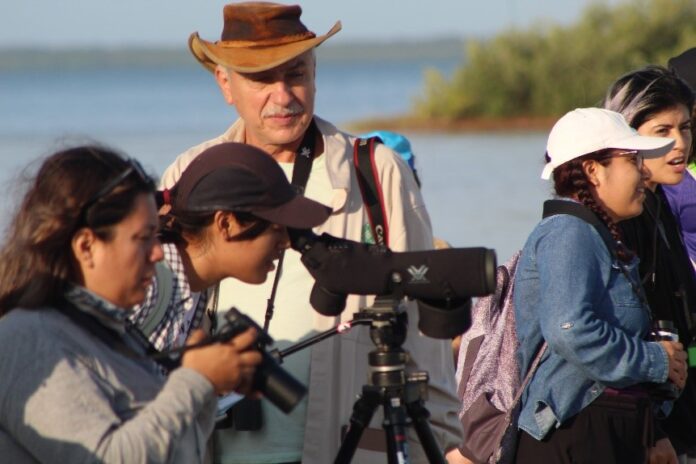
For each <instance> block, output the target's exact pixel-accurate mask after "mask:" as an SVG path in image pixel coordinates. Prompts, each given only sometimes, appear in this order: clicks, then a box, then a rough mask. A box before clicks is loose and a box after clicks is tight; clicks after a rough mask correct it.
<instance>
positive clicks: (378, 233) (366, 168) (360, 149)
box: [353, 137, 389, 246]
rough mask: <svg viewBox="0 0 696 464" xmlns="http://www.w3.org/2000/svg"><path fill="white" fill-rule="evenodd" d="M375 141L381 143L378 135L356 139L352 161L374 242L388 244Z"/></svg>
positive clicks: (387, 229) (387, 228)
mask: <svg viewBox="0 0 696 464" xmlns="http://www.w3.org/2000/svg"><path fill="white" fill-rule="evenodd" d="M376 143H381V140H380V139H379V137H370V138H367V139H361V138H358V139H356V140H355V143H354V145H353V163H354V164H355V172H356V174H357V177H358V185H359V186H360V193H361V195H362V199H363V203H364V204H365V210H366V211H367V219H368V221H370V228H371V229H372V236H373V237H374V239H375V243H376V244H377V245H386V246H389V226H388V224H387V218H386V214H385V208H384V194H383V192H382V186H381V184H380V182H379V177H378V175H377V169H376V167H375V144H376Z"/></svg>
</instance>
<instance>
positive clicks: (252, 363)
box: [181, 328, 262, 395]
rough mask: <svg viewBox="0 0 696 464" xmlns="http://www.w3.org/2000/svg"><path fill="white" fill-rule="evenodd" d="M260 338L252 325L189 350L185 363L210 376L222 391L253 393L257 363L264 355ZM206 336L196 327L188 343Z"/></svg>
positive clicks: (222, 392)
mask: <svg viewBox="0 0 696 464" xmlns="http://www.w3.org/2000/svg"><path fill="white" fill-rule="evenodd" d="M256 338H257V331H256V330H255V329H254V328H248V329H247V330H246V331H244V332H241V333H240V334H239V335H237V336H235V337H232V338H229V339H228V340H224V341H220V342H219V343H214V344H209V345H205V346H201V347H200V348H198V349H195V350H188V351H186V352H185V353H184V355H183V357H182V360H181V365H182V366H183V367H188V368H191V369H193V370H195V371H197V372H199V373H200V374H201V375H203V376H204V377H205V378H207V379H208V380H209V381H210V383H212V384H213V387H214V388H215V392H216V393H217V394H218V395H220V394H225V393H228V392H231V391H233V390H234V391H237V392H239V393H242V394H247V393H250V392H251V390H252V381H253V376H254V373H255V371H256V367H257V366H258V365H259V364H260V363H261V361H262V355H261V353H260V352H259V351H258V350H257V349H256V345H255V343H256ZM205 339H206V335H205V333H204V332H203V331H202V330H196V331H194V332H192V333H191V336H190V337H189V339H188V341H187V345H194V344H198V343H201V342H203V341H204V340H205Z"/></svg>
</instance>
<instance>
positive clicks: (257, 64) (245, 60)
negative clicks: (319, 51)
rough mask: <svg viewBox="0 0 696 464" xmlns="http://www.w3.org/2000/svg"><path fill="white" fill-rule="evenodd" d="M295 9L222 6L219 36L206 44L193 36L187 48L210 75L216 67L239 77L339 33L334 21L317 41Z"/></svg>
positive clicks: (265, 5)
mask: <svg viewBox="0 0 696 464" xmlns="http://www.w3.org/2000/svg"><path fill="white" fill-rule="evenodd" d="M301 14H302V8H300V6H299V5H281V4H279V3H269V2H242V3H231V4H229V5H225V8H224V9H223V17H224V26H223V29H222V36H221V37H220V40H219V41H217V42H208V41H207V40H203V39H201V38H200V37H199V36H198V32H194V33H193V34H191V37H189V48H190V49H191V52H192V53H193V56H195V57H196V59H197V60H198V61H200V62H201V64H202V65H203V66H205V68H206V69H208V70H209V71H211V72H214V71H215V66H216V65H218V64H219V65H222V66H226V67H228V68H230V69H232V70H234V71H237V72H240V73H254V72H260V71H266V70H268V69H271V68H275V67H276V66H280V65H281V64H283V63H286V62H288V61H290V60H291V59H293V58H295V57H297V56H299V55H301V54H302V53H304V52H306V51H307V50H310V49H312V48H314V47H316V46H318V45H319V44H321V43H322V42H323V41H325V40H326V39H328V38H329V37H331V36H332V35H334V34H335V33H337V32H338V31H340V30H341V22H340V21H337V22H336V24H334V26H333V27H332V28H331V30H330V31H329V32H327V33H326V34H324V35H321V36H319V37H317V35H316V34H315V33H314V32H312V31H310V30H308V29H307V28H306V27H305V25H304V24H302V21H300V15H301Z"/></svg>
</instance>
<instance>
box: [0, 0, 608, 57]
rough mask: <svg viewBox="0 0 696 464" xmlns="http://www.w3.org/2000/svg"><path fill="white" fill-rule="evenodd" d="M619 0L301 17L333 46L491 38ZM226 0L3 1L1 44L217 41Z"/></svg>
mask: <svg viewBox="0 0 696 464" xmlns="http://www.w3.org/2000/svg"><path fill="white" fill-rule="evenodd" d="M598 1H599V2H600V3H610V4H615V3H617V2H620V1H621V0H342V1H338V0H300V1H299V2H298V3H299V4H300V5H301V6H302V9H303V14H302V20H303V22H304V23H305V24H306V25H307V27H308V28H309V29H310V30H312V31H314V32H316V33H317V34H323V33H325V32H326V31H328V30H329V29H330V28H331V26H333V24H334V22H335V21H336V20H339V19H340V20H341V21H342V23H343V30H342V31H341V32H340V33H339V34H338V35H336V36H335V37H334V38H332V42H355V41H361V40H381V41H391V40H398V39H411V40H419V39H425V38H434V37H462V38H466V37H472V36H473V37H486V36H490V35H493V34H495V33H496V32H498V31H500V30H502V29H504V28H507V27H510V26H514V27H519V28H528V27H531V26H532V25H534V24H536V23H538V22H540V21H541V22H547V23H548V22H552V23H556V24H568V23H571V22H573V21H574V20H575V19H577V17H578V16H579V14H580V13H581V12H582V10H583V9H584V8H585V7H587V5H589V4H591V3H596V2H598ZM226 3H228V1H224V0H0V47H8V48H9V47H22V46H28V47H36V46H51V47H59V48H64V47H93V46H99V47H101V46H108V47H120V46H168V47H176V46H178V45H180V44H181V43H182V42H183V43H185V41H186V40H187V38H188V36H189V34H190V33H191V32H193V31H198V32H199V33H200V35H201V37H202V38H205V39H209V40H215V39H217V38H219V35H220V32H221V30H222V7H223V6H224V5H225V4H226Z"/></svg>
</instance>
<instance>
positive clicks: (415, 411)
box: [406, 400, 447, 464]
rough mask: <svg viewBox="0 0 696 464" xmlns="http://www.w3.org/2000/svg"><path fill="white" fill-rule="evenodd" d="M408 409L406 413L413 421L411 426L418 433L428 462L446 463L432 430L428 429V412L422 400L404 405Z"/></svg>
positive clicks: (432, 463)
mask: <svg viewBox="0 0 696 464" xmlns="http://www.w3.org/2000/svg"><path fill="white" fill-rule="evenodd" d="M406 408H407V410H408V415H409V417H411V420H412V421H413V426H414V427H415V429H416V433H417V434H418V439H419V440H420V442H421V445H422V446H423V450H424V451H425V455H426V457H427V458H428V462H429V463H430V464H447V461H445V457H444V456H443V455H442V451H441V450H440V446H439V445H438V444H437V441H436V440H435V436H434V435H433V431H432V430H431V429H430V424H428V417H430V412H429V411H428V410H427V409H426V408H425V406H423V401H421V400H418V401H414V402H411V403H408V404H407V405H406Z"/></svg>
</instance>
